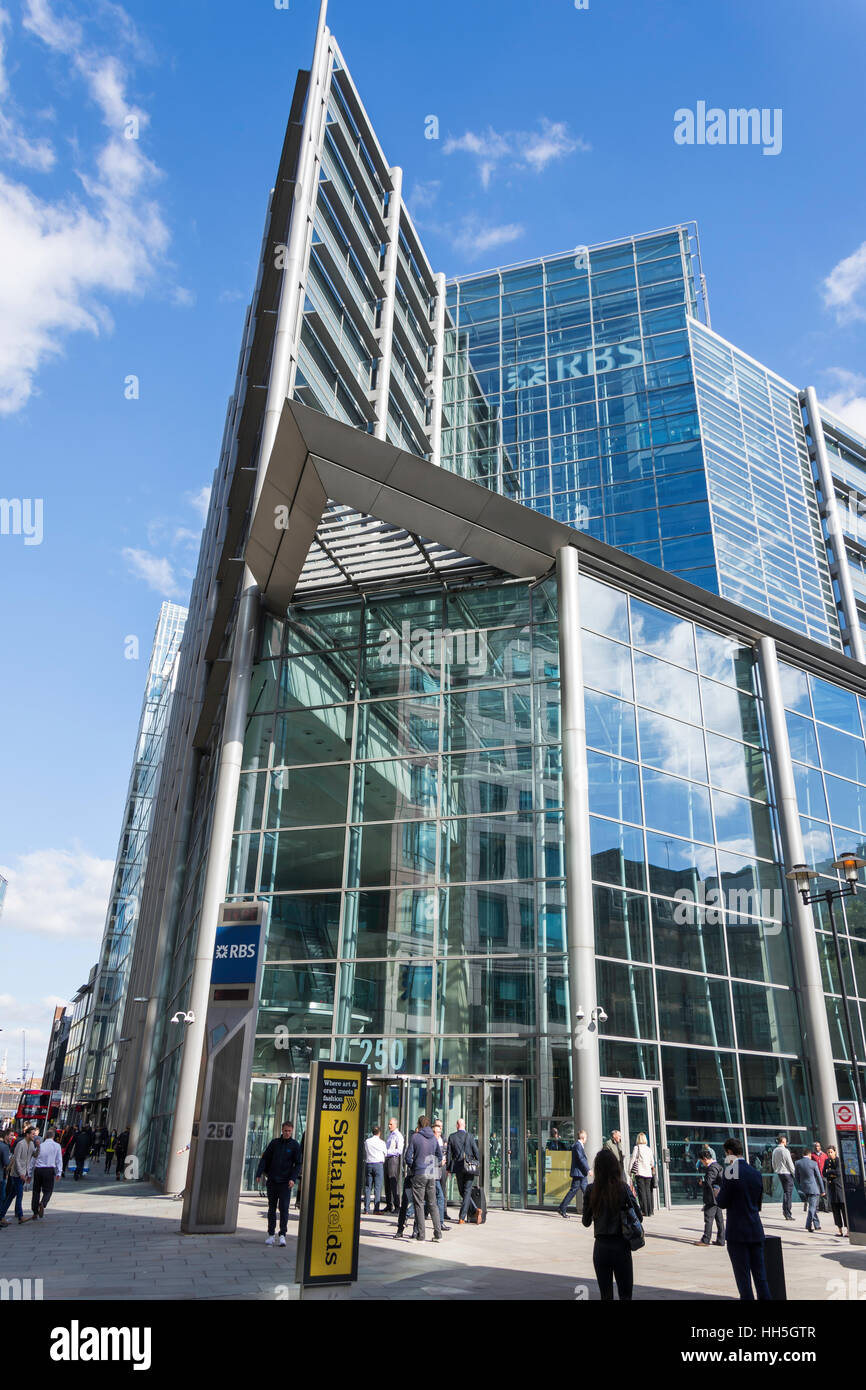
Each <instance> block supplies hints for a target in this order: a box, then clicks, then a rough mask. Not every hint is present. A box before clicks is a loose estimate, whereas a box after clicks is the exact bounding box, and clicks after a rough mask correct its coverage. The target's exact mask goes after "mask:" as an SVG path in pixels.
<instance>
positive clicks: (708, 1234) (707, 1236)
mask: <svg viewBox="0 0 866 1390" xmlns="http://www.w3.org/2000/svg"><path fill="white" fill-rule="evenodd" d="M714 1224H715V1227H716V1240H717V1241H718V1242H719V1244H720V1245H724V1243H725V1218H724V1215H723V1213H722V1209H721V1207H704V1234H703V1236H702V1240H703V1242H704V1245H709V1243H710V1241H711V1240H712V1238H713V1225H714Z"/></svg>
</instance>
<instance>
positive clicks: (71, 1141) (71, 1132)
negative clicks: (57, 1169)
mask: <svg viewBox="0 0 866 1390" xmlns="http://www.w3.org/2000/svg"><path fill="white" fill-rule="evenodd" d="M77 1132H78V1131H77V1130H76V1128H75V1125H67V1127H66V1129H65V1130H64V1133H63V1141H62V1143H61V1145H60V1147H61V1148H62V1150H63V1176H64V1177H65V1176H66V1169H67V1168H68V1167H69V1160H70V1158H71V1157H72V1150H73V1147H74V1145H75V1135H76V1134H77Z"/></svg>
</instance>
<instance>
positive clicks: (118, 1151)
mask: <svg viewBox="0 0 866 1390" xmlns="http://www.w3.org/2000/svg"><path fill="white" fill-rule="evenodd" d="M128 1148H129V1125H127V1126H126V1128H125V1129H124V1131H123V1133H122V1134H119V1135H118V1136H117V1138H116V1139H115V1141H114V1176H115V1180H116V1181H117V1182H120V1179H121V1178H123V1179H124V1180H125V1179H126V1151H127V1149H128Z"/></svg>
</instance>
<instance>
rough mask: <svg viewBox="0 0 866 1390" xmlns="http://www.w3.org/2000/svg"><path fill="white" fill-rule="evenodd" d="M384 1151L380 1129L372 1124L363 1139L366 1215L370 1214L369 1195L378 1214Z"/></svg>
mask: <svg viewBox="0 0 866 1390" xmlns="http://www.w3.org/2000/svg"><path fill="white" fill-rule="evenodd" d="M386 1153H387V1149H386V1147H385V1141H384V1139H383V1138H382V1131H381V1129H380V1128H379V1126H378V1125H374V1126H373V1130H372V1133H371V1134H370V1137H369V1138H368V1139H365V1140H364V1211H365V1213H366V1215H367V1216H369V1215H370V1197H371V1195H372V1197H373V1202H374V1206H373V1213H374V1215H376V1216H378V1215H379V1206H380V1204H381V1201H382V1180H383V1178H384V1174H385V1155H386Z"/></svg>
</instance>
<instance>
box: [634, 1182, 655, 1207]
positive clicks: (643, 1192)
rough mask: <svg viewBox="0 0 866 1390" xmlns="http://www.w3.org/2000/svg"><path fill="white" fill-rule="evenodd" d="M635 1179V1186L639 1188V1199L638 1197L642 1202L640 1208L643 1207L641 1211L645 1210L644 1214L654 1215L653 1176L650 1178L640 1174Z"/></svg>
mask: <svg viewBox="0 0 866 1390" xmlns="http://www.w3.org/2000/svg"><path fill="white" fill-rule="evenodd" d="M634 1181H635V1187H636V1188H637V1199H638V1202H639V1203H640V1209H641V1211H642V1212H643V1214H644V1216H652V1214H653V1180H652V1178H651V1177H649V1178H642V1177H640V1176H638V1177H636V1178H635V1180H634Z"/></svg>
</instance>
